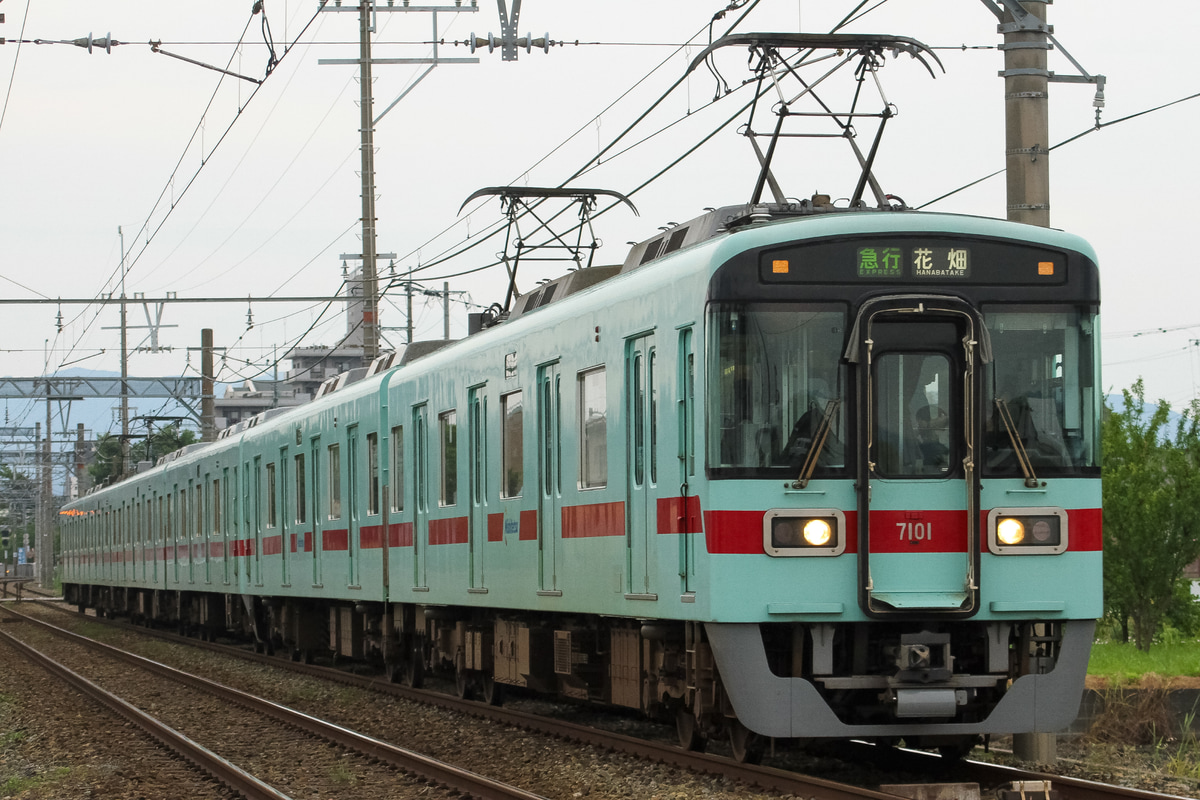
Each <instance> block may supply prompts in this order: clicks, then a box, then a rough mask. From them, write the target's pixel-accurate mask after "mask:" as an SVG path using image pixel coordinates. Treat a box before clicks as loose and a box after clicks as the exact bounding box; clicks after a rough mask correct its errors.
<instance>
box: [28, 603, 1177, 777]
mask: <svg viewBox="0 0 1200 800" xmlns="http://www.w3.org/2000/svg"><path fill="white" fill-rule="evenodd" d="M49 607H51V608H54V609H55V610H56V611H58V612H60V613H66V614H72V615H76V614H75V612H72V611H70V610H69V609H65V608H62V607H61V606H56V605H55V606H49ZM76 616H83V617H84V618H85V619H87V620H93V621H94V618H92V617H86V616H85V615H76ZM101 621H102V622H104V623H105V624H109V625H114V626H116V627H124V628H128V629H130V630H133V631H136V632H138V633H149V634H150V635H153V636H155V637H157V638H161V639H163V640H167V641H172V642H176V643H181V644H186V645H188V646H192V647H197V648H203V649H206V650H210V651H214V652H218V653H222V654H226V655H231V656H234V657H236V658H239V659H243V660H247V661H252V662H257V663H260V664H264V665H269V666H271V667H272V668H283V669H286V670H289V671H293V672H297V673H300V674H303V675H307V676H311V677H315V678H319V679H321V680H325V681H332V682H335V683H340V684H343V685H346V686H352V687H356V688H359V689H363V690H367V691H372V692H378V693H382V694H386V695H390V696H394V697H399V698H403V699H406V700H410V701H414V702H418V703H422V704H431V705H434V706H436V707H438V708H442V709H446V710H450V711H454V712H457V713H462V714H466V715H469V716H472V717H475V718H482V719H487V720H491V721H494V722H497V723H499V724H501V725H505V726H511V727H514V728H519V729H522V730H526V731H531V732H537V733H541V734H544V735H549V736H553V737H556V738H559V739H563V740H567V741H572V742H578V743H580V744H584V745H587V746H590V747H596V748H603V749H606V750H611V751H614V752H620V753H626V754H629V755H631V756H633V757H635V758H638V759H646V760H650V761H654V762H658V763H663V764H668V765H672V766H676V767H679V768H680V769H684V770H688V771H691V772H696V773H701V774H708V775H711V776H714V777H720V778H724V779H726V780H736V781H739V782H742V783H745V784H747V785H749V786H755V787H758V788H760V789H763V790H766V791H771V792H779V793H782V794H792V795H796V796H799V797H806V798H807V797H813V798H831V799H835V798H836V799H838V800H840V799H841V798H847V799H849V798H894V797H896V796H897V795H894V794H889V793H885V792H877V791H873V790H871V789H866V788H861V787H855V786H850V785H846V784H840V783H835V782H833V781H827V780H822V779H819V778H810V777H806V776H802V775H798V774H796V773H793V772H789V771H785V770H780V769H773V768H771V767H762V766H753V765H745V764H738V763H736V762H734V761H732V760H731V759H727V758H723V757H720V756H713V755H708V754H702V753H693V752H688V751H684V750H681V749H680V748H678V747H676V746H674V745H673V744H668V743H664V742H658V741H650V740H647V739H643V738H638V737H635V736H627V735H623V734H620V733H614V732H610V731H605V730H602V729H599V728H595V727H590V726H585V725H579V724H576V723H572V722H569V721H564V720H559V719H554V718H551V717H546V716H543V715H537V714H532V713H528V712H523V711H520V710H516V709H511V708H505V707H495V706H489V705H486V704H483V703H478V702H475V701H471V700H460V699H458V698H456V697H453V696H450V695H446V694H440V693H437V692H431V691H427V690H418V689H411V688H408V687H404V686H400V685H397V684H392V683H389V682H387V680H386V678H383V677H382V676H366V675H357V674H354V673H351V672H347V671H345V670H341V669H333V668H330V667H324V666H319V665H312V664H302V663H295V662H290V661H287V660H285V659H280V658H277V657H272V656H266V655H262V654H257V653H251V652H249V651H247V650H245V649H243V648H240V647H236V646H232V645H224V644H216V643H211V642H200V641H198V640H196V639H191V638H187V637H182V636H177V635H175V634H170V633H165V632H162V631H147V630H146V629H142V628H134V627H133V626H129V625H126V624H125V623H120V622H116V621H112V620H101ZM847 753H848V756H847V757H848V758H850V759H853V760H856V761H860V762H864V763H879V762H880V761H887V762H888V764H889V767H891V768H893V769H895V770H896V771H898V772H902V773H905V774H909V775H913V776H937V777H936V778H933V779H932V780H934V781H935V782H954V783H977V784H979V786H980V787H983V796H984V797H990V796H995V792H996V790H997V789H1003V788H1006V787H1010V786H1012V785H1014V784H1018V783H1025V784H1028V785H1035V784H1037V783H1039V782H1046V781H1048V782H1049V785H1051V786H1052V787H1053V789H1054V791H1055V792H1056V793H1057V797H1058V798H1059V800H1164V798H1172V797H1175V796H1173V795H1164V794H1156V793H1154V792H1147V791H1142V790H1138V789H1130V788H1124V787H1117V786H1111V785H1107V784H1100V783H1095V782H1091V781H1085V780H1080V779H1075V778H1067V777H1063V776H1058V775H1049V774H1045V773H1040V772H1035V771H1029V770H1023V769H1017V768H1013V767H1006V766H1003V765H996V764H988V763H984V762H977V761H970V760H968V761H964V762H963V763H962V764H961V765H959V766H957V767H955V768H954V769H953V770H951V771H947V770H946V769H945V762H944V761H943V760H942V759H940V758H939V757H938V756H934V755H930V754H928V753H920V752H916V751H907V750H890V749H889V750H887V751H886V753H885V752H882V751H881V749H880V748H876V747H873V746H871V745H865V744H858V743H855V744H854V745H852V746H851V747H850V748H849V749H848V750H847ZM918 780H921V781H922V782H929V781H930V780H931V779H930V778H929V777H925V778H923V779H918V778H914V779H913V780H912V782H913V783H916V782H918ZM1027 796H1028V797H1029V798H1030V800H1033V798H1036V797H1038V795H1033V794H1030V795H1027Z"/></svg>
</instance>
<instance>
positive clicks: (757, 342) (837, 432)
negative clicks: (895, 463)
mask: <svg viewBox="0 0 1200 800" xmlns="http://www.w3.org/2000/svg"><path fill="white" fill-rule="evenodd" d="M850 323H851V318H850V307H849V304H848V303H846V302H845V301H842V300H829V301H811V302H810V301H794V302H793V301H787V302H780V301H775V300H753V301H731V300H713V301H710V302H709V303H708V305H707V307H706V309H705V327H706V331H705V345H704V350H705V352H704V353H703V354H702V355H701V356H700V358H701V359H702V363H703V364H704V369H705V372H704V376H703V378H702V380H700V381H699V385H693V386H692V387H691V389H692V391H694V392H696V393H700V394H701V396H703V398H704V404H705V412H704V413H703V414H699V415H698V418H697V419H695V420H694V421H693V422H692V424H693V425H697V426H700V427H701V429H702V431H703V433H702V438H701V441H700V442H699V443H698V444H699V447H700V448H702V449H703V453H704V470H705V474H706V475H707V476H708V477H709V478H711V479H716V480H727V479H747V478H751V479H771V480H778V479H783V478H788V479H791V480H795V479H796V477H797V476H798V475H799V472H800V468H801V466H802V465H803V463H804V461H805V458H806V456H807V455H808V451H809V448H810V447H811V443H812V441H813V437H814V435H815V432H816V430H817V429H818V427H819V425H820V422H821V420H822V418H823V415H824V413H825V412H826V411H827V410H828V409H829V408H830V406H829V402H830V401H834V400H837V401H840V403H839V404H838V405H835V406H833V408H834V417H833V421H832V424H833V427H832V429H831V430H830V433H829V437H828V438H827V439H826V440H825V445H824V446H823V447H822V448H821V452H820V455H819V458H818V460H817V465H816V467H815V470H814V475H813V477H814V478H819V479H825V478H845V477H848V476H850V475H851V473H852V471H853V466H854V463H855V455H854V454H855V449H854V446H853V445H854V441H853V440H854V433H855V432H854V425H853V416H852V414H853V405H854V404H853V403H852V402H849V401H848V398H849V397H850V395H849V387H850V378H851V376H850V369H849V367H848V365H847V364H846V363H845V361H844V359H843V358H842V355H843V353H844V351H845V341H846V336H847V335H848V330H849V327H850ZM813 354H816V356H814V355H813ZM695 366H696V364H695V356H694V354H693V363H692V365H691V368H692V369H693V370H694V369H695ZM689 377H691V378H692V379H693V380H694V378H695V374H694V372H693V374H692V375H691V376H689ZM693 441H694V440H693Z"/></svg>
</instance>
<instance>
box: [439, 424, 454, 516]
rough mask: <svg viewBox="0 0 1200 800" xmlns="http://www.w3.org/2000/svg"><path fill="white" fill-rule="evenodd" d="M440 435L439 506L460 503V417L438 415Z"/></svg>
mask: <svg viewBox="0 0 1200 800" xmlns="http://www.w3.org/2000/svg"><path fill="white" fill-rule="evenodd" d="M438 435H439V438H440V439H441V442H442V448H441V450H442V452H441V473H442V480H441V494H440V495H439V501H438V502H439V505H443V506H452V505H455V504H456V503H458V415H457V414H456V413H455V412H454V411H446V412H445V413H442V414H439V415H438Z"/></svg>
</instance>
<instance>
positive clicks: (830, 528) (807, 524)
mask: <svg viewBox="0 0 1200 800" xmlns="http://www.w3.org/2000/svg"><path fill="white" fill-rule="evenodd" d="M846 535H847V534H846V515H845V514H843V513H842V512H841V511H838V510H836V509H796V508H775V509H772V510H770V511H768V512H767V513H766V514H765V515H764V516H763V550H765V551H766V552H767V554H768V555H772V556H837V555H841V554H842V553H843V552H845V550H846Z"/></svg>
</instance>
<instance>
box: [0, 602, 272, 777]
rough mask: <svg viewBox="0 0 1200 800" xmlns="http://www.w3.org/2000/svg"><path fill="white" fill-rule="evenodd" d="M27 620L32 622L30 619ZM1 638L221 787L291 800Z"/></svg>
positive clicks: (79, 678)
mask: <svg viewBox="0 0 1200 800" xmlns="http://www.w3.org/2000/svg"><path fill="white" fill-rule="evenodd" d="M14 613H15V612H14ZM18 616H24V615H18ZM25 618H26V619H29V618H28V617H25ZM0 638H2V639H3V640H4V641H6V642H8V643H9V644H10V645H12V647H14V648H15V649H16V650H17V651H18V652H21V653H23V654H24V655H25V656H26V657H27V658H28V659H29V660H30V661H33V662H34V663H36V664H40V665H41V666H42V667H43V668H45V669H46V670H48V671H49V672H50V673H51V674H53V675H54V676H55V677H57V678H59V679H60V680H62V681H64V682H65V683H67V684H68V685H70V686H71V687H73V688H74V689H76V690H77V691H78V692H79V693H80V694H82V695H84V696H85V697H89V698H91V699H92V700H95V701H96V702H97V703H99V704H100V705H102V706H104V707H105V708H107V709H109V710H110V711H112V712H113V713H114V714H116V715H117V716H119V717H121V718H123V719H126V720H128V721H129V722H131V723H133V724H134V725H135V726H137V727H138V728H140V729H142V730H143V731H145V732H146V733H148V734H149V735H150V736H152V737H153V738H154V739H155V740H156V741H158V742H159V743H160V744H162V745H163V746H164V747H166V748H167V749H168V750H170V751H171V752H173V753H175V754H177V755H178V756H179V757H180V758H183V759H185V760H186V761H189V762H191V763H192V764H194V765H195V766H196V767H198V768H199V769H201V770H202V771H204V772H205V773H207V774H209V775H211V776H212V777H213V778H214V779H215V780H217V781H219V782H220V783H221V784H222V785H224V786H228V787H229V788H230V789H232V790H234V791H235V792H238V793H239V794H241V795H242V796H243V797H246V798H247V799H248V800H290V798H289V797H288V795H286V794H283V793H282V792H280V791H278V790H277V789H275V788H274V787H272V786H270V785H268V784H266V783H263V782H262V781H260V780H259V779H258V778H255V777H254V776H253V775H251V774H249V773H248V772H246V771H245V770H243V769H241V768H239V767H238V766H236V765H235V764H232V763H230V762H229V761H226V760H225V759H223V758H221V757H220V756H219V755H217V754H216V753H214V752H212V751H211V750H209V749H208V748H206V747H204V746H203V745H201V744H199V743H197V742H194V741H192V740H191V739H189V738H188V737H186V736H184V735H183V734H182V733H180V732H179V731H177V730H175V729H174V728H171V727H170V726H168V725H166V724H165V723H163V722H161V721H159V720H157V719H155V718H154V717H152V716H150V715H149V714H146V713H144V712H142V711H141V710H139V709H137V708H135V707H134V706H132V705H130V704H129V703H126V702H125V701H124V700H122V699H121V698H119V697H117V696H116V695H114V694H112V693H110V692H107V691H105V690H104V689H102V688H100V687H99V686H97V685H96V684H94V683H92V682H91V681H89V680H88V679H87V678H85V677H83V676H82V675H80V674H79V673H77V672H73V671H72V670H70V669H68V668H67V667H66V666H64V665H62V664H60V663H59V662H57V661H55V660H54V659H52V658H50V657H49V656H47V655H46V654H44V653H42V652H40V651H38V650H36V649H34V648H33V647H30V646H29V645H27V644H25V643H24V642H22V641H21V640H20V639H17V638H15V637H13V636H12V635H10V634H8V633H4V632H3V631H0Z"/></svg>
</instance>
